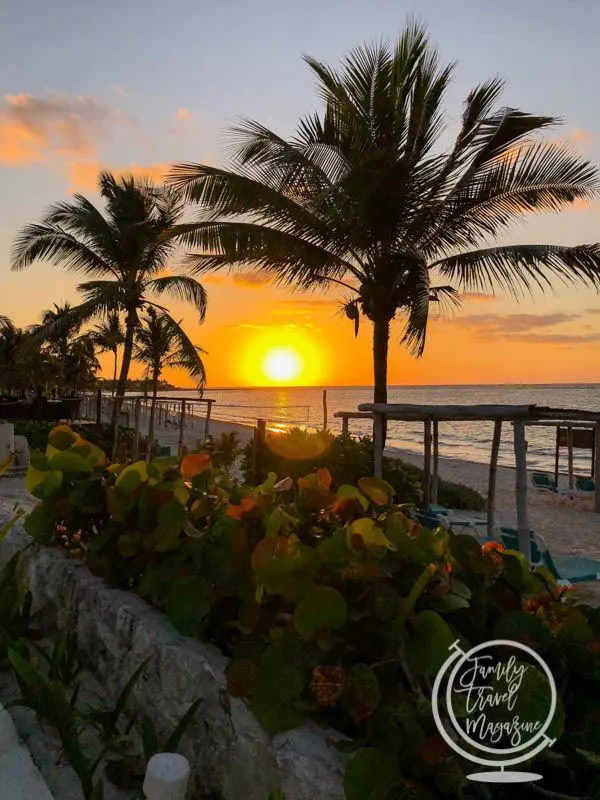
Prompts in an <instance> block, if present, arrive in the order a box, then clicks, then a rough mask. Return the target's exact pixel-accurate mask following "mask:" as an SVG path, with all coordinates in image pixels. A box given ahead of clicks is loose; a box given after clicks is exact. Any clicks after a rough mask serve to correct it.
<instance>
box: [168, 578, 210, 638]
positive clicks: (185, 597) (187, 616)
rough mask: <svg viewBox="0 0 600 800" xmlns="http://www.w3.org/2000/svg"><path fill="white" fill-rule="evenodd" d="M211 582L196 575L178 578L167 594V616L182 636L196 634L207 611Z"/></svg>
mask: <svg viewBox="0 0 600 800" xmlns="http://www.w3.org/2000/svg"><path fill="white" fill-rule="evenodd" d="M211 588H212V587H211V584H210V583H209V582H208V581H207V580H206V579H205V578H201V577H199V576H197V575H192V576H190V577H188V578H179V579H178V580H176V581H175V582H174V583H173V585H172V586H171V590H170V592H169V594H168V596H167V602H166V611H167V616H168V617H169V619H170V620H171V622H172V623H173V626H174V627H175V628H176V629H177V630H178V631H179V633H182V634H183V635H184V636H195V635H198V634H199V633H200V631H201V629H202V623H203V621H204V618H205V617H206V615H207V614H208V612H209V609H210V606H209V603H208V598H209V596H210V593H211Z"/></svg>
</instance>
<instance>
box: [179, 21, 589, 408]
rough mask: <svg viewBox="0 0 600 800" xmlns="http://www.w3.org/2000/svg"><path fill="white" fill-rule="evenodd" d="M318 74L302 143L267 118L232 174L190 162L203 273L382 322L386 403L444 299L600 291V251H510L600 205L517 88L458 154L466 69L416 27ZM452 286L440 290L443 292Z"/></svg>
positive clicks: (377, 391)
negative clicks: (322, 299) (401, 366)
mask: <svg viewBox="0 0 600 800" xmlns="http://www.w3.org/2000/svg"><path fill="white" fill-rule="evenodd" d="M305 60H306V62H307V64H308V66H309V67H310V69H311V70H312V72H313V73H314V75H315V76H316V79H317V89H318V93H319V96H320V98H321V100H322V102H323V106H324V107H323V111H322V113H321V114H319V113H318V112H315V113H313V114H311V115H309V116H306V117H304V118H303V119H301V120H300V123H299V125H298V129H297V133H296V135H295V137H294V138H292V139H291V140H289V141H286V140H285V139H283V138H281V137H280V136H278V135H277V134H276V133H274V132H272V131H271V130H269V129H268V128H266V127H264V126H263V125H261V124H259V123H258V122H254V121H248V120H246V121H243V122H242V123H240V125H239V126H238V127H236V128H234V129H233V131H232V137H233V138H232V143H233V154H232V165H231V169H230V170H223V169H217V168H216V167H211V166H208V165H198V164H179V165H176V166H175V167H174V168H173V170H172V173H171V176H170V183H171V185H173V186H174V187H176V188H178V189H180V190H182V192H183V194H184V196H185V197H186V198H187V199H188V200H190V201H193V202H196V203H199V204H200V206H201V216H200V218H199V220H198V221H197V222H196V223H195V224H193V225H189V226H187V227H186V228H182V234H183V238H182V241H184V242H185V243H186V244H187V245H188V246H190V247H191V248H193V249H195V250H197V251H198V253H197V254H196V255H191V256H190V257H189V259H190V261H189V263H190V266H191V268H192V270H193V271H194V272H195V273H203V272H207V271H211V270H218V269H223V268H245V269H247V268H248V267H251V268H255V269H258V270H261V271H263V272H265V273H267V274H271V275H272V276H274V277H275V279H276V280H277V281H279V282H280V283H283V284H287V285H292V286H296V287H299V288H301V289H307V290H310V289H313V290H314V289H316V288H324V287H328V286H339V285H342V286H344V288H345V289H346V290H347V291H348V292H350V293H351V295H350V297H349V298H347V299H346V304H345V310H346V313H347V315H348V316H349V317H350V318H351V319H352V320H354V322H355V325H357V324H358V320H359V317H360V315H361V314H362V315H364V316H365V317H367V319H369V320H370V321H371V323H372V326H373V366H374V401H375V402H378V403H384V402H386V401H387V359H388V343H389V337H390V326H391V323H392V321H393V320H394V318H395V317H397V316H398V315H402V316H403V317H404V330H403V333H402V342H403V343H405V344H406V345H408V346H409V348H410V350H411V352H412V353H413V354H414V355H416V356H420V355H421V354H422V353H423V350H424V346H425V338H426V332H427V322H428V317H429V312H430V303H432V302H437V303H439V302H441V303H446V304H450V305H453V304H458V303H459V302H460V292H461V291H475V290H480V291H481V290H483V291H492V292H493V291H496V290H501V291H506V292H509V293H510V294H512V295H513V296H515V297H520V296H522V295H523V294H526V293H527V292H529V291H531V290H533V289H534V288H540V289H545V288H549V287H550V286H551V280H552V278H557V279H559V280H561V281H563V282H565V283H567V282H574V281H581V282H583V283H587V284H589V285H592V286H594V287H596V288H598V286H599V285H600V246H599V245H598V244H582V245H578V246H564V245H560V244H513V245H505V244H499V243H498V238H499V237H500V236H502V235H503V234H504V233H505V232H506V231H507V229H508V228H510V227H511V226H512V225H513V224H514V223H516V222H519V221H521V220H523V219H524V218H525V217H526V216H527V215H528V214H530V213H541V212H558V211H560V210H561V209H562V208H564V207H565V206H568V205H569V204H570V203H573V202H574V201H576V200H584V201H586V200H590V199H592V198H595V197H596V196H597V194H598V190H599V187H600V183H599V180H598V173H597V170H596V169H595V167H594V166H592V164H590V163H589V162H587V161H585V160H583V159H582V158H580V157H578V156H577V155H576V154H574V153H573V152H572V151H571V150H570V148H569V147H568V146H567V145H565V144H561V143H559V142H556V141H543V140H541V139H540V138H539V137H538V134H539V133H540V132H542V131H544V130H545V129H546V128H547V127H548V126H549V125H551V124H552V123H554V122H556V120H555V119H554V118H552V117H547V116H539V115H535V114H529V113H526V112H523V111H519V110H516V109H512V108H499V110H495V109H496V108H497V106H498V101H499V98H500V94H501V91H502V89H503V82H502V81H501V80H500V79H498V78H493V79H491V80H488V81H486V82H484V83H482V84H480V85H478V86H476V87H475V88H474V89H473V90H472V91H471V92H470V94H469V95H468V97H467V99H466V102H465V106H464V111H463V116H462V124H461V126H460V128H459V130H458V133H457V134H456V136H455V139H454V143H453V145H452V146H450V147H449V148H448V149H446V141H448V137H449V136H450V134H451V133H452V131H451V130H449V126H448V124H447V120H446V118H445V116H444V101H445V97H446V92H447V89H448V85H449V82H450V79H451V76H452V72H453V66H454V65H452V64H450V65H441V64H440V63H439V60H438V54H437V51H436V49H435V47H434V46H433V45H432V44H431V43H430V41H429V39H428V36H427V33H426V30H425V29H424V28H423V27H421V26H420V25H419V24H417V23H413V22H410V23H409V24H408V25H407V26H406V28H405V30H404V32H403V34H402V35H401V36H400V38H399V39H398V41H397V43H396V44H395V46H391V45H389V44H386V43H381V44H375V45H364V46H362V47H358V48H356V49H355V50H353V51H352V52H351V53H350V54H349V55H348V57H347V58H346V60H345V62H344V64H343V66H342V67H341V68H339V69H333V68H331V67H329V66H327V65H325V64H323V63H321V62H319V61H317V60H316V59H314V58H311V57H306V59H305ZM440 281H441V283H438V282H440ZM438 307H439V306H438Z"/></svg>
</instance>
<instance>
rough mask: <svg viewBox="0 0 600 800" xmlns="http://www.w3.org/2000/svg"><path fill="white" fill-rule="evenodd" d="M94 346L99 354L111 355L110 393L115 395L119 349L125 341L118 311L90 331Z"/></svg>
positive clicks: (110, 314) (111, 313)
mask: <svg viewBox="0 0 600 800" xmlns="http://www.w3.org/2000/svg"><path fill="white" fill-rule="evenodd" d="M92 336H93V339H94V344H95V345H96V347H97V348H98V350H99V351H100V352H101V353H112V354H113V358H114V368H113V380H112V392H111V394H112V395H114V393H115V386H116V383H117V365H118V361H117V359H118V353H119V347H120V346H121V345H122V344H123V342H124V341H125V335H124V334H123V328H122V327H121V320H120V318H119V312H118V311H111V312H110V313H109V314H108V315H107V316H106V318H105V319H104V320H102V322H101V323H100V324H99V325H96V327H95V328H94V330H93V331H92Z"/></svg>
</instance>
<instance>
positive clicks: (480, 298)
mask: <svg viewBox="0 0 600 800" xmlns="http://www.w3.org/2000/svg"><path fill="white" fill-rule="evenodd" d="M460 297H461V300H472V301H475V302H481V303H490V302H491V301H492V300H497V299H498V295H497V294H490V293H489V292H464V293H463V294H461V296H460Z"/></svg>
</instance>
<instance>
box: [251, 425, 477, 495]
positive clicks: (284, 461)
mask: <svg viewBox="0 0 600 800" xmlns="http://www.w3.org/2000/svg"><path fill="white" fill-rule="evenodd" d="M240 468H241V470H242V472H243V474H244V478H245V480H246V481H247V482H251V481H252V480H254V479H255V478H258V479H259V480H265V479H266V477H267V475H268V474H269V472H274V473H275V474H276V475H286V476H290V477H291V478H292V479H293V480H294V481H297V480H298V478H300V477H301V476H303V475H306V474H307V473H309V472H314V471H315V470H318V469H327V470H328V471H329V474H330V475H331V479H332V488H333V489H334V490H336V489H337V488H338V487H339V486H341V485H342V484H353V485H354V484H356V483H357V482H358V480H359V478H362V477H364V476H365V475H370V474H371V473H372V472H373V441H372V439H371V438H370V437H368V436H363V437H361V438H359V439H354V438H352V437H351V436H344V435H342V436H335V435H333V434H332V433H329V432H328V431H319V432H317V433H310V432H308V431H305V430H303V429H301V428H294V429H292V430H290V431H289V432H287V433H284V434H273V435H271V434H267V439H266V446H265V447H264V449H263V450H262V452H261V453H260V456H259V470H258V474H257V475H256V476H255V475H253V443H252V442H248V444H246V445H245V447H244V448H243V449H242V460H241V465H240ZM383 477H384V479H385V480H386V481H387V482H388V483H389V484H390V485H391V486H392V488H393V489H394V492H395V493H396V495H397V496H398V497H402V499H403V500H404V502H406V503H416V504H418V503H419V502H420V501H421V499H422V491H421V487H422V482H423V470H422V469H420V468H419V467H415V466H414V465H413V464H408V463H407V462H405V461H402V460H401V459H396V458H388V457H387V456H384V459H383ZM438 501H439V502H440V503H441V504H442V505H445V506H448V507H449V508H459V509H461V508H464V509H471V510H475V511H481V510H483V509H484V508H485V500H484V498H483V497H482V495H481V494H479V492H476V491H475V490H474V489H471V488H470V487H469V486H463V485H462V484H458V483H453V482H451V481H445V480H441V479H440V481H439V485H438Z"/></svg>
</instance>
